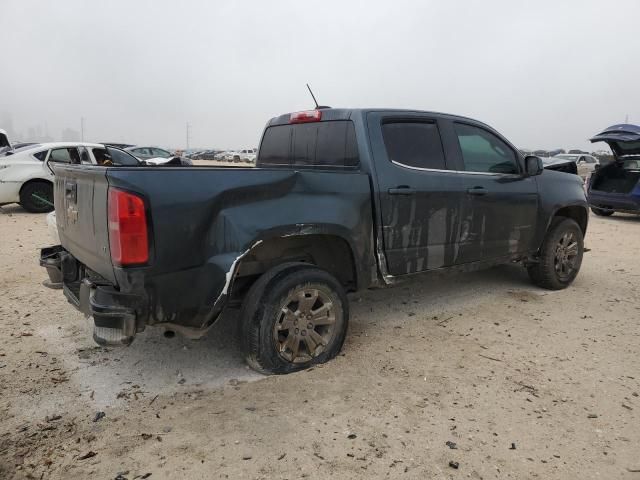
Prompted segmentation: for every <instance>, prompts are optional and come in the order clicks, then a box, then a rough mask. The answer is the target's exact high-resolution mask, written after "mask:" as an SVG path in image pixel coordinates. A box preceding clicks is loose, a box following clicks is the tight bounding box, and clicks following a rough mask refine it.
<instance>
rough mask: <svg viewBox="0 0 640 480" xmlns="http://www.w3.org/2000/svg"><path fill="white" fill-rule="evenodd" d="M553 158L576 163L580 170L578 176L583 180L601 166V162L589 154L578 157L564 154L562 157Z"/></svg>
mask: <svg viewBox="0 0 640 480" xmlns="http://www.w3.org/2000/svg"><path fill="white" fill-rule="evenodd" d="M553 158H558V159H562V160H569V161H572V162H575V163H576V166H577V170H578V175H580V176H581V177H582V178H586V177H587V176H588V175H590V174H591V173H592V172H593V171H594V170H595V169H596V168H598V167H599V166H600V160H598V159H597V158H596V157H594V156H592V155H588V154H580V155H576V154H568V153H562V154H560V155H556V156H555V157H553Z"/></svg>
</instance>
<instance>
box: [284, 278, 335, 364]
mask: <svg viewBox="0 0 640 480" xmlns="http://www.w3.org/2000/svg"><path fill="white" fill-rule="evenodd" d="M331 297H332V295H331V292H330V291H328V290H327V291H325V289H323V288H321V286H320V285H318V286H309V285H305V286H300V287H298V288H295V289H293V290H291V291H290V292H289V295H288V296H287V297H286V299H285V300H284V302H283V303H282V305H281V306H280V309H279V310H278V311H277V313H276V314H277V315H278V318H277V320H276V322H275V324H274V329H273V340H274V342H275V346H276V350H277V352H278V353H279V355H280V356H281V357H282V358H283V359H284V360H286V361H288V362H291V363H304V362H309V361H310V360H311V359H313V358H315V357H317V356H318V355H320V354H322V352H324V351H325V348H326V346H327V345H330V344H331V342H332V340H333V337H334V336H335V331H336V329H335V328H334V327H335V324H336V312H335V306H334V303H333V301H332V299H331Z"/></svg>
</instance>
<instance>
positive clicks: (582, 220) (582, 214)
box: [547, 205, 589, 235]
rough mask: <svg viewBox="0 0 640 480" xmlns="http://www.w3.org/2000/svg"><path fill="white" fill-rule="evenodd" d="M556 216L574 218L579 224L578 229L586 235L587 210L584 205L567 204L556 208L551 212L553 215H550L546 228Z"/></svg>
mask: <svg viewBox="0 0 640 480" xmlns="http://www.w3.org/2000/svg"><path fill="white" fill-rule="evenodd" d="M558 217H564V218H570V219H572V220H574V221H575V222H576V223H577V224H578V225H579V226H580V230H582V235H586V233H587V224H588V221H589V210H588V209H587V207H586V206H584V205H569V206H566V207H562V208H559V209H557V210H556V211H555V213H554V214H553V216H552V217H551V219H550V221H549V224H548V225H547V230H548V229H549V227H550V226H551V223H552V222H553V220H554V219H556V218H558Z"/></svg>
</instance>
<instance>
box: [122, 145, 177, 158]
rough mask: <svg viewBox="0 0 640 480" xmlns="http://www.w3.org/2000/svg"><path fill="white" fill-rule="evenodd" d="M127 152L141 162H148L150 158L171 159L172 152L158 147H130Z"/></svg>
mask: <svg viewBox="0 0 640 480" xmlns="http://www.w3.org/2000/svg"><path fill="white" fill-rule="evenodd" d="M125 150H126V151H127V152H129V153H131V154H132V155H135V157H136V158H139V159H140V160H147V159H149V158H169V157H171V152H170V151H168V150H165V149H164V148H158V147H140V146H134V147H128V148H125Z"/></svg>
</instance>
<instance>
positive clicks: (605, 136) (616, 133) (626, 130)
mask: <svg viewBox="0 0 640 480" xmlns="http://www.w3.org/2000/svg"><path fill="white" fill-rule="evenodd" d="M590 141H591V142H592V143H595V142H606V143H607V144H608V145H609V147H611V150H612V151H613V153H614V154H615V155H616V157H620V156H623V155H640V126H639V125H631V124H628V123H621V124H618V125H612V126H610V127H608V128H605V129H604V130H603V131H602V132H600V133H599V134H597V135H596V136H595V137H593V138H591V139H590Z"/></svg>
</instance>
